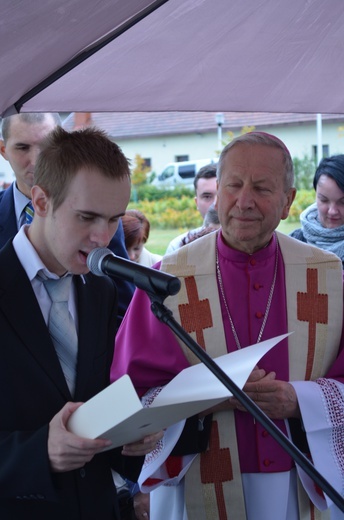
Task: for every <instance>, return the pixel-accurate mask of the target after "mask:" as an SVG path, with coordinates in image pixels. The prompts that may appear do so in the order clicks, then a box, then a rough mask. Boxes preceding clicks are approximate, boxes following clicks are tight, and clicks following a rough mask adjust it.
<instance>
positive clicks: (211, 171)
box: [165, 164, 216, 254]
mask: <svg viewBox="0 0 344 520" xmlns="http://www.w3.org/2000/svg"><path fill="white" fill-rule="evenodd" d="M194 188H195V202H196V206H197V209H198V211H199V212H200V214H201V215H202V218H203V219H204V217H205V215H206V213H207V211H208V209H209V207H210V206H211V204H213V202H215V198H216V165H215V164H207V165H206V166H203V167H202V168H200V169H199V171H198V172H197V174H196V177H195V180H194ZM200 229H201V228H196V229H192V230H191V231H186V232H185V233H182V234H181V235H178V236H177V237H176V238H174V239H173V240H171V242H170V243H169V245H168V246H167V249H166V253H165V254H169V253H172V251H175V250H176V249H179V248H180V247H181V246H182V245H183V239H184V238H185V237H186V236H187V235H188V233H190V234H192V233H196V232H197V231H199V230H200Z"/></svg>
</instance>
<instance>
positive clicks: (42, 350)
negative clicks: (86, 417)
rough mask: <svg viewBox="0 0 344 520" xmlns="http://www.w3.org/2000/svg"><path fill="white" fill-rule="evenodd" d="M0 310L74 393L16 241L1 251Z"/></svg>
mask: <svg viewBox="0 0 344 520" xmlns="http://www.w3.org/2000/svg"><path fill="white" fill-rule="evenodd" d="M0 261H1V266H2V268H1V272H0V310H1V312H2V313H3V314H4V315H5V316H6V318H7V320H8V322H9V324H10V326H12V329H13V332H14V333H15V334H16V335H17V336H18V337H19V339H20V341H21V342H22V343H23V346H24V347H25V348H27V349H28V350H29V351H30V353H31V355H32V357H33V358H34V359H35V361H36V363H37V364H38V365H40V366H41V368H42V370H43V371H44V372H45V373H46V374H47V375H48V377H49V378H50V379H51V381H52V383H53V384H54V385H56V386H57V387H58V388H59V390H60V392H61V393H62V394H63V395H64V397H65V398H66V399H68V400H70V399H71V395H70V393H69V390H68V386H67V383H66V380H65V378H64V375H63V371H62V368H61V365H60V362H59V360H58V357H57V355H56V352H55V349H54V346H53V343H52V341H51V339H50V335H49V331H48V328H47V326H46V324H45V321H44V318H43V315H42V312H41V309H40V307H39V304H38V302H37V299H36V296H35V293H34V291H33V289H32V285H31V282H30V280H29V279H28V277H27V275H26V273H25V270H24V269H23V267H22V265H21V264H20V262H19V260H18V257H17V255H16V254H15V251H14V249H13V246H12V244H8V245H7V246H6V247H5V248H4V249H3V250H2V251H1V252H0Z"/></svg>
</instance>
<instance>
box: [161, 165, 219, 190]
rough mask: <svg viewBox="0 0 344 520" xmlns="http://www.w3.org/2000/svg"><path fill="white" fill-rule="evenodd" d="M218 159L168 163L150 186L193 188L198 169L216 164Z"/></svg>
mask: <svg viewBox="0 0 344 520" xmlns="http://www.w3.org/2000/svg"><path fill="white" fill-rule="evenodd" d="M217 161H218V159H197V160H194V161H181V162H173V163H168V164H167V165H166V166H165V168H164V169H163V170H162V172H161V173H160V174H159V175H158V176H157V177H156V178H155V179H154V180H153V182H152V184H153V185H154V186H157V187H159V186H160V187H163V188H166V187H171V188H174V187H175V186H178V185H180V184H182V185H183V186H188V187H191V188H192V187H193V181H194V178H195V176H196V173H197V172H198V170H199V169H200V168H202V167H203V166H206V165H207V164H211V163H212V164H216V163H217Z"/></svg>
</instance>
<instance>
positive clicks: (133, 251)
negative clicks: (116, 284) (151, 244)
mask: <svg viewBox="0 0 344 520" xmlns="http://www.w3.org/2000/svg"><path fill="white" fill-rule="evenodd" d="M144 245H145V243H144V242H143V240H141V241H140V242H136V243H135V244H134V245H132V246H131V247H127V253H128V256H129V260H131V261H132V262H138V261H139V258H140V256H141V253H142V249H143V248H144Z"/></svg>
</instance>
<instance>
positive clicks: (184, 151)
mask: <svg viewBox="0 0 344 520" xmlns="http://www.w3.org/2000/svg"><path fill="white" fill-rule="evenodd" d="M248 124H249V122H248ZM343 125H344V116H343V123H341V122H337V123H325V122H324V121H323V124H322V134H323V139H322V141H323V144H327V145H329V149H330V155H334V154H338V153H344V130H340V127H341V126H343ZM256 130H262V131H264V132H269V133H271V134H274V135H276V136H277V137H279V138H280V139H282V141H283V142H284V143H285V144H286V146H287V147H288V148H289V150H290V153H291V155H292V157H299V158H300V159H302V158H303V157H304V156H305V155H308V156H309V157H311V156H312V147H313V146H316V145H317V129H316V123H315V122H314V123H305V124H298V125H285V126H282V125H279V126H271V127H261V128H259V127H256ZM238 134H239V132H235V136H236V135H238ZM222 137H223V140H226V139H227V135H226V131H224V132H223V135H222ZM116 143H117V144H118V145H119V146H120V147H121V148H122V150H123V152H124V154H125V155H126V156H127V157H128V158H129V159H131V161H132V164H133V163H134V159H135V155H136V154H139V155H141V156H142V157H144V158H150V159H151V164H152V170H153V171H154V172H156V173H157V174H159V173H160V172H161V171H162V170H163V169H164V167H165V165H166V164H167V163H169V162H174V161H175V160H176V156H178V155H188V156H189V159H190V160H193V159H205V158H214V157H217V155H218V140H217V128H214V131H213V132H209V133H207V134H200V133H193V134H188V135H173V136H157V137H140V138H134V139H133V138H131V139H116ZM2 180H5V182H11V181H12V180H13V174H12V170H11V167H10V165H9V163H8V162H7V161H5V159H3V157H2V156H0V186H1V182H2Z"/></svg>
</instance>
